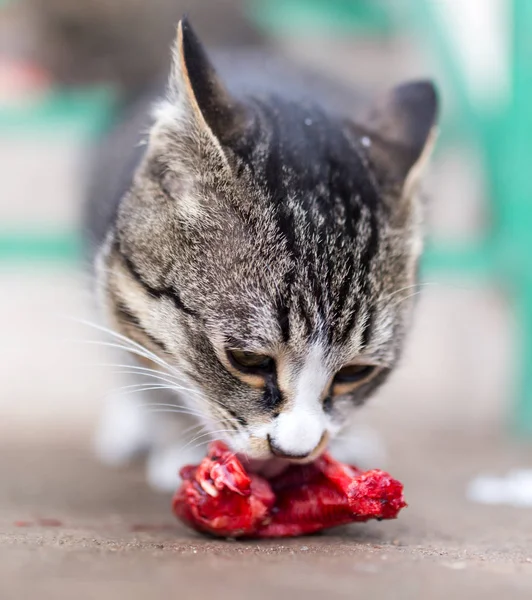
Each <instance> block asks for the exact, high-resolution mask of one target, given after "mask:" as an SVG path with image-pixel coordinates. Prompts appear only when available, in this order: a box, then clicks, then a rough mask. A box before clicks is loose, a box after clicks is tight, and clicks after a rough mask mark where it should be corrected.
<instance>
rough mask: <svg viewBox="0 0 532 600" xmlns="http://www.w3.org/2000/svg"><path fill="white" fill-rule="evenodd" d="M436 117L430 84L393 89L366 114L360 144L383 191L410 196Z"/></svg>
mask: <svg viewBox="0 0 532 600" xmlns="http://www.w3.org/2000/svg"><path fill="white" fill-rule="evenodd" d="M437 117H438V97H437V93H436V89H435V87H434V85H433V84H432V83H431V82H430V81H415V82H412V83H406V84H403V85H400V86H397V87H396V88H394V89H393V90H391V92H389V93H388V94H386V95H385V96H384V97H382V98H380V99H379V100H378V101H377V102H376V103H375V104H374V105H373V106H372V107H371V109H370V110H369V111H368V114H367V116H366V118H365V120H364V129H365V130H367V135H365V136H363V137H362V139H361V143H362V146H363V147H364V148H365V154H366V155H367V157H368V158H369V162H370V164H371V167H372V169H373V171H374V174H375V177H376V178H377V180H378V182H379V183H380V184H381V185H382V186H383V187H384V188H385V189H387V190H395V191H396V192H398V191H400V193H401V195H402V196H410V195H411V193H412V191H413V190H414V188H415V187H416V184H417V183H418V181H419V178H420V175H421V172H422V171H423V167H424V166H425V164H426V162H427V160H428V158H429V157H430V154H431V152H432V150H433V147H434V143H435V140H436V133H437V129H436V121H437Z"/></svg>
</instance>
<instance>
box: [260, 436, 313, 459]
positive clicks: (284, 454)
mask: <svg viewBox="0 0 532 600" xmlns="http://www.w3.org/2000/svg"><path fill="white" fill-rule="evenodd" d="M268 444H269V446H270V451H271V453H272V454H273V455H274V456H276V457H277V458H286V459H292V460H296V459H299V460H301V459H303V458H308V457H309V456H310V455H311V454H312V453H313V452H314V448H313V449H312V450H310V451H309V452H298V453H295V452H294V451H288V450H283V448H281V447H280V446H278V445H277V443H276V442H275V441H274V440H273V439H272V438H271V437H270V436H268Z"/></svg>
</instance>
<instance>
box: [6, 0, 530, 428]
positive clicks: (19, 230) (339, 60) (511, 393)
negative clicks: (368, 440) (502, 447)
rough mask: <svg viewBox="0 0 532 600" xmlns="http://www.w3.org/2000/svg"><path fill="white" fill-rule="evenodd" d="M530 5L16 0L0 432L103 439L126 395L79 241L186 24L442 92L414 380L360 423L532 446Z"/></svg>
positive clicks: (213, 43)
mask: <svg viewBox="0 0 532 600" xmlns="http://www.w3.org/2000/svg"><path fill="white" fill-rule="evenodd" d="M530 4H532V3H530V2H528V0H468V2H459V1H458V0H438V2H426V1H422V0H418V1H416V0H328V1H327V2H325V1H323V0H217V1H216V2H214V1H208V0H196V1H194V0H151V1H150V2H149V3H148V2H145V1H143V0H79V1H78V2H71V1H70V0H11V1H6V0H3V1H2V4H1V8H0V173H1V177H0V290H1V293H0V302H1V305H0V331H1V332H2V344H1V351H2V353H3V356H2V358H3V360H2V362H3V365H4V368H3V369H2V370H1V371H0V383H1V389H2V394H1V395H0V413H1V414H2V419H1V420H0V428H1V429H2V436H1V437H2V438H3V437H4V435H10V434H13V433H15V432H16V435H17V436H18V435H22V434H28V435H32V436H33V435H46V434H48V433H49V431H50V430H54V431H56V432H57V433H59V434H61V435H67V434H71V433H72V432H79V431H83V432H87V431H90V427H91V425H92V424H93V423H94V419H95V418H96V417H97V415H98V412H99V409H100V406H101V403H102V401H103V398H104V396H105V393H106V390H107V389H109V387H111V386H112V385H113V375H112V374H111V373H109V372H108V371H105V370H103V369H101V368H100V369H98V368H97V367H91V366H90V365H91V364H93V363H101V362H104V361H102V360H101V356H100V353H101V350H100V349H98V350H95V349H94V348H93V347H90V346H89V347H87V346H84V345H83V344H74V343H72V340H75V339H85V338H86V337H87V336H86V332H85V331H84V330H83V328H82V327H80V326H77V325H75V324H73V323H72V322H71V321H69V320H68V319H67V318H65V317H78V316H87V315H90V311H91V310H92V308H91V306H92V305H91V300H90V285H89V283H88V277H87V275H86V272H87V269H86V268H85V267H86V265H83V264H82V260H81V252H80V239H79V234H78V224H79V223H78V220H79V217H78V215H79V212H80V206H81V203H82V199H83V196H84V194H85V191H86V185H87V177H88V154H87V153H88V150H89V149H90V147H91V146H93V145H94V144H95V143H97V141H98V138H99V136H101V135H102V134H103V133H105V131H106V130H107V129H108V128H109V127H110V126H111V124H112V123H113V119H114V118H115V116H116V115H117V114H118V113H119V111H120V107H121V106H123V105H124V104H125V103H127V102H128V101H129V100H130V99H131V98H135V97H136V95H138V94H139V93H141V92H142V91H143V90H144V89H145V88H146V87H148V86H149V85H150V84H151V82H152V81H153V80H155V79H157V77H159V76H160V74H161V73H163V74H164V72H165V70H166V68H167V66H168V59H169V52H168V49H169V46H170V44H171V42H172V38H173V36H174V32H175V23H176V22H177V20H178V18H179V17H180V15H182V14H183V13H188V15H189V16H190V18H191V20H192V22H193V24H194V26H195V28H196V29H197V31H198V32H199V34H200V36H201V37H202V38H203V40H204V41H205V43H206V44H207V45H208V46H209V47H210V48H211V49H213V50H216V49H217V48H227V47H233V48H234V47H239V48H242V49H244V50H245V51H248V52H249V53H257V52H263V51H264V52H267V53H273V54H276V55H277V56H280V57H282V60H284V61H287V62H291V63H295V64H297V65H299V66H301V67H304V68H305V69H311V70H314V71H315V72H316V73H321V74H322V75H325V76H326V77H328V78H329V79H330V80H331V81H334V82H336V83H341V84H342V85H344V86H348V87H352V88H353V89H354V90H357V91H360V90H363V91H364V93H373V92H376V91H378V90H380V89H384V88H386V87H389V86H391V85H393V84H395V83H398V82H400V81H402V80H404V79H407V78H411V77H432V78H434V79H435V80H436V82H437V85H438V87H439V90H440V94H441V97H442V105H443V115H442V123H441V135H440V139H439V145H438V148H437V152H436V156H435V159H434V161H433V164H432V167H431V171H430V173H429V175H428V177H427V180H426V185H425V189H426V195H427V198H428V201H427V229H428V245H427V254H426V258H425V261H424V268H423V281H424V283H426V284H427V285H424V286H423V287H422V288H420V290H419V295H420V304H419V311H418V314H417V319H416V325H415V330H414V332H413V335H412V336H411V338H410V343H409V347H408V352H407V355H406V357H405V359H404V362H403V366H402V368H401V370H400V371H399V372H398V373H397V375H396V376H395V377H394V378H393V380H392V382H391V384H390V385H389V386H388V387H387V388H386V389H385V390H384V391H383V393H382V394H381V395H380V396H379V398H378V399H376V400H375V401H374V402H373V403H372V404H371V406H370V408H369V409H368V410H366V411H364V418H368V419H370V420H371V419H377V420H379V419H384V420H386V419H390V421H391V422H392V423H394V422H396V420H397V419H401V420H404V421H405V422H406V423H405V426H407V427H414V428H417V427H420V426H421V424H422V426H423V427H428V426H437V427H439V428H442V427H443V428H448V429H450V430H454V429H462V430H465V431H475V430H484V431H485V430H490V431H493V432H500V433H504V435H506V434H507V435H509V436H513V435H514V434H516V433H517V432H520V433H523V432H525V433H526V432H532V273H531V269H530V266H531V261H532V258H531V257H532V252H531V251H530V250H531V249H532V248H530V245H531V244H532V241H529V240H532V238H531V237H530V234H529V230H530V227H529V222H530V220H531V219H532V211H531V209H530V202H531V199H532V196H531V183H530V181H531V180H530V178H529V177H528V168H527V167H528V163H529V162H530V158H531V152H532V142H531V139H532V136H530V135H529V134H530V131H532V116H531V113H530V111H529V110H528V104H529V103H530V100H531V99H532V95H531V94H532V87H531V86H532V84H531V81H532V78H531V77H530V75H531V64H530V61H531V58H530V57H531V47H530V44H531V41H530V37H531V36H529V35H527V32H529V31H530V30H531V28H532V18H531V14H530V12H531V8H530ZM527 132H528V133H527ZM69 340H70V342H69ZM4 430H5V433H4Z"/></svg>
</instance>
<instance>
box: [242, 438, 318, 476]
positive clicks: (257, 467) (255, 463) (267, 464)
mask: <svg viewBox="0 0 532 600" xmlns="http://www.w3.org/2000/svg"><path fill="white" fill-rule="evenodd" d="M329 441H330V436H329V434H328V432H325V433H324V434H323V435H322V437H321V439H320V442H319V444H318V445H317V446H316V448H315V449H314V450H313V451H312V452H310V453H309V454H308V455H306V456H301V457H298V456H292V457H289V456H282V457H280V456H275V455H273V456H271V457H269V458H250V457H249V456H246V455H244V454H239V453H237V456H238V458H239V460H240V461H241V462H242V464H243V465H244V466H245V468H246V470H248V471H250V472H252V473H258V474H260V475H263V476H265V477H267V478H268V477H275V475H278V474H279V473H282V472H283V471H284V470H285V469H286V468H287V467H289V466H290V465H293V464H299V465H304V464H308V463H311V462H313V461H315V460H316V459H317V458H318V457H319V456H321V455H322V454H323V453H324V452H325V451H326V450H327V446H328V444H329ZM268 445H269V446H270V447H271V443H270V441H269V440H268Z"/></svg>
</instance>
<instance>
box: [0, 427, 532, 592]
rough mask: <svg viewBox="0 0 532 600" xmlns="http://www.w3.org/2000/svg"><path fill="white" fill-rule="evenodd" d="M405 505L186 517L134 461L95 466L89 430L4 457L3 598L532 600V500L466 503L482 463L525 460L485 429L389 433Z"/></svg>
mask: <svg viewBox="0 0 532 600" xmlns="http://www.w3.org/2000/svg"><path fill="white" fill-rule="evenodd" d="M388 439H389V442H390V444H391V447H392V448H393V457H394V458H393V460H392V461H391V463H390V465H389V466H390V469H391V470H392V472H393V473H394V474H396V475H397V476H398V477H400V478H401V479H402V480H403V481H404V483H405V486H406V497H407V500H408V502H409V507H408V509H406V510H405V511H404V512H403V514H401V516H400V518H399V519H398V520H397V521H394V522H382V523H370V524H364V525H356V526H350V527H347V528H344V529H340V530H336V531H331V532H328V533H325V534H322V535H317V536H311V537H306V538H298V539H295V540H280V541H261V542H255V541H245V542H234V541H218V540H212V539H209V538H206V537H202V536H200V535H198V534H195V533H192V532H190V531H187V530H185V529H184V528H182V527H181V526H180V525H179V524H178V523H176V522H175V521H174V520H173V518H172V516H171V514H170V510H169V502H168V498H165V497H161V496H158V495H155V494H153V493H151V492H150V491H149V490H148V489H147V487H146V485H145V482H144V479H143V473H142V472H141V471H139V470H138V469H134V468H131V469H125V470H118V471H113V470H110V469H108V468H105V467H102V466H100V465H98V464H97V463H96V462H95V461H94V459H93V458H92V456H91V455H90V454H89V453H88V452H87V448H86V445H85V441H86V440H84V439H79V438H78V439H77V440H73V439H68V438H67V437H65V438H63V439H60V438H58V437H54V438H50V439H48V440H44V439H40V440H34V441H31V440H27V439H24V440H23V439H19V440H15V441H12V442H10V443H9V444H7V445H6V444H5V443H4V444H3V445H2V452H1V454H0V473H2V486H1V488H0V507H1V508H0V531H1V533H0V597H1V598H2V599H3V600H11V599H13V600H20V599H22V598H33V597H39V598H41V599H43V600H44V599H48V598H50V599H53V600H60V599H62V598H65V599H69V598H77V599H80V600H82V599H85V598H87V599H92V598H99V599H100V600H107V599H109V600H110V599H112V598H113V599H114V598H129V599H130V600H136V599H137V598H138V599H139V600H140V599H144V598H147V597H150V598H153V599H155V598H169V597H175V598H187V599H188V598H207V597H216V598H220V599H225V598H227V599H239V598H242V599H247V598H259V599H261V598H268V599H269V598H288V597H291V595H293V594H301V595H303V597H305V598H309V599H310V598H323V597H327V598H331V599H332V598H394V599H396V598H397V599H399V598H401V599H402V598H405V599H412V598H423V599H431V600H432V599H439V598H449V597H450V598H469V599H476V598H478V599H480V598H482V599H490V598H497V599H499V598H501V597H502V598H530V597H531V594H532V511H531V510H527V509H510V508H506V509H499V508H487V507H480V506H475V505H471V504H468V503H467V502H466V501H465V500H464V487H465V485H466V483H467V481H468V479H469V478H470V477H471V476H472V475H474V474H475V473H477V472H478V470H479V469H488V470H496V471H499V470H500V471H503V470H504V469H506V468H508V467H511V466H513V465H515V464H516V461H517V462H519V461H520V460H521V461H522V460H524V458H523V455H522V454H520V451H519V450H518V449H516V448H510V447H509V446H508V445H505V444H503V443H501V441H500V440H498V439H496V438H495V437H493V436H476V437H474V438H471V437H470V436H467V435H463V434H461V435H457V434H456V433H454V434H449V433H447V434H445V433H443V432H441V431H440V432H431V433H430V435H429V433H428V432H419V431H418V432H413V431H405V429H404V428H403V429H402V430H401V431H395V432H390V435H389V436H388Z"/></svg>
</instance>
